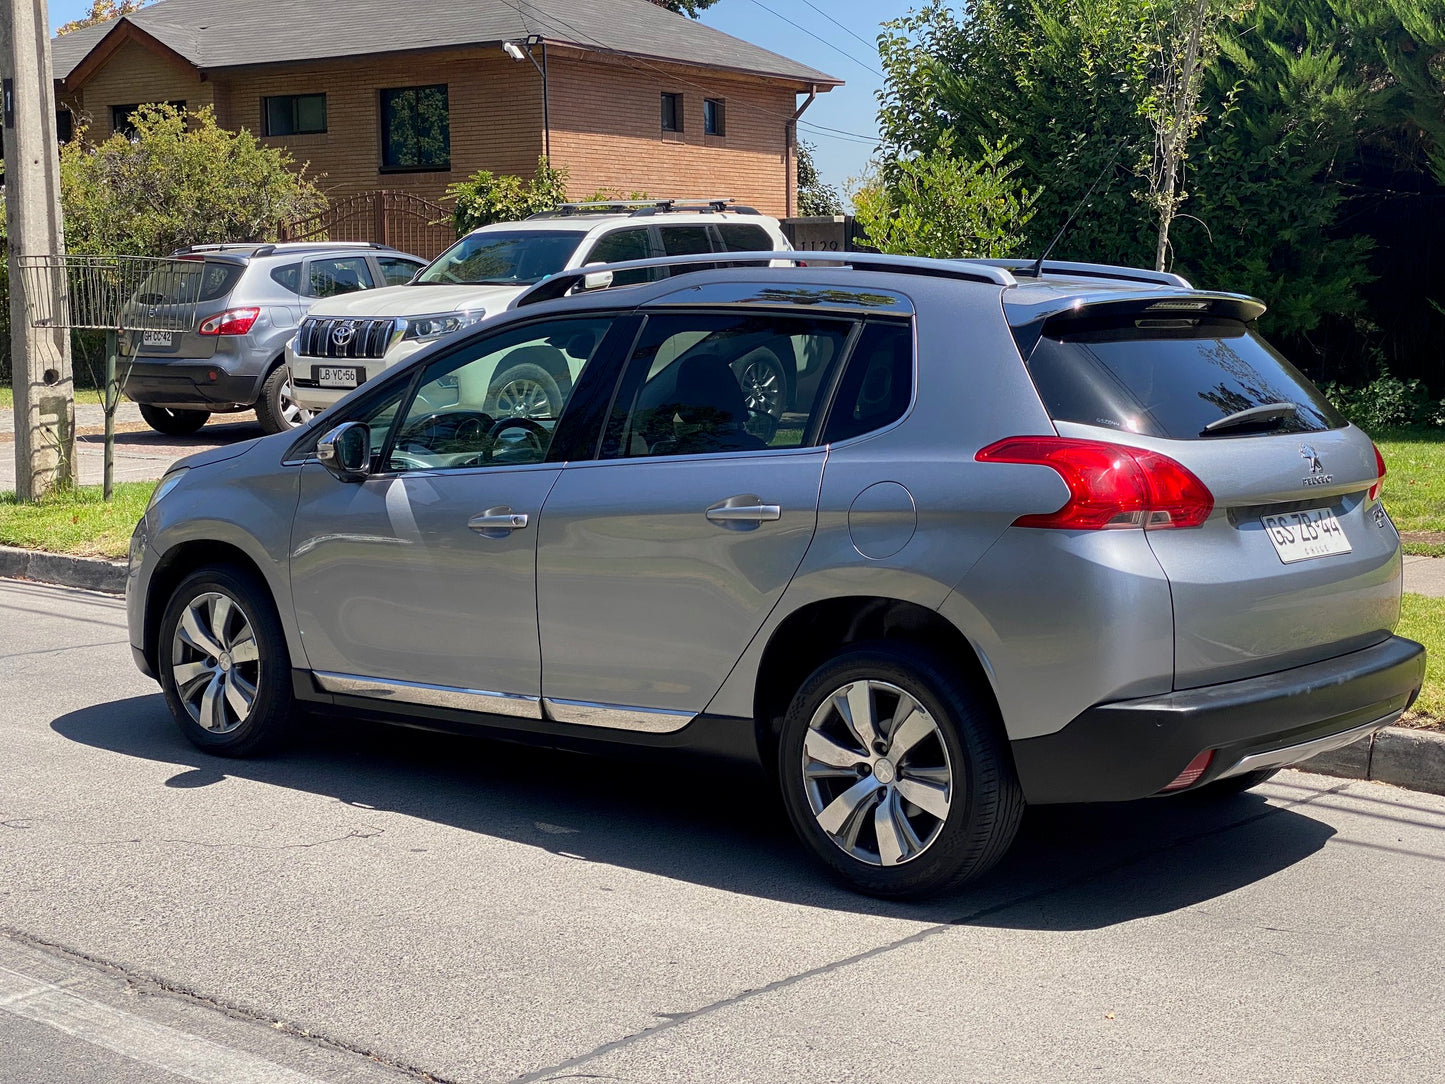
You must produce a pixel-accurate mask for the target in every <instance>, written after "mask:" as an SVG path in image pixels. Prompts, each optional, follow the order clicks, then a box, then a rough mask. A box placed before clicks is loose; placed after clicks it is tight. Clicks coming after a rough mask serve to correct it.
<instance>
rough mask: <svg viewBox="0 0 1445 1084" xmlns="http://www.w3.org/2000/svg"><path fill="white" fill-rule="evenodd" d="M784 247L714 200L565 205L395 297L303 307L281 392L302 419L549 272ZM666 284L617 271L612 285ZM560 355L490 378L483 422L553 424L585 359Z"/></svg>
mask: <svg viewBox="0 0 1445 1084" xmlns="http://www.w3.org/2000/svg"><path fill="white" fill-rule="evenodd" d="M790 248H792V246H791V245H790V244H789V243H788V240H787V238H786V237H785V236H784V235H783V231H782V227H781V226H780V225H779V224H778V220H777V219H775V218H769V217H767V216H766V215H762V214H759V213H758V212H757V211H755V210H753V209H752V208H750V207H740V206H737V205H735V204H733V203H732V201H730V200H723V199H714V200H702V201H684V200H645V201H637V200H628V201H615V202H607V203H569V204H563V205H562V206H561V207H560V208H558V209H557V210H555V211H545V212H543V213H541V214H538V215H533V216H532V217H530V218H528V219H526V220H525V221H521V222H499V223H495V224H493V225H490V226H483V227H482V228H481V229H478V230H474V231H472V232H471V233H469V234H467V235H466V236H465V237H463V238H462V239H461V240H460V241H458V242H457V243H456V244H454V245H453V246H452V247H451V248H449V249H447V250H446V251H445V252H443V253H442V254H441V255H440V256H438V257H437V258H436V259H435V260H433V261H432V262H431V263H430V264H429V265H427V267H425V268H424V269H423V270H421V271H420V272H419V273H418V274H417V276H416V277H415V278H414V279H412V281H411V282H410V283H408V284H406V285H404V286H393V287H390V288H388V289H382V290H370V291H367V292H366V293H365V294H349V295H345V296H341V297H334V298H328V299H326V300H324V301H321V302H319V303H318V304H316V305H315V306H313V307H312V309H311V311H310V313H309V314H308V315H307V317H306V319H305V320H304V321H303V322H302V324H301V327H300V330H299V331H298V332H297V334H296V336H295V338H293V339H292V340H291V342H290V343H289V344H287V347H286V363H287V365H288V366H289V367H290V370H291V389H292V393H293V396H294V398H295V400H296V401H297V402H298V403H300V404H301V405H303V406H305V407H306V408H308V409H310V410H323V409H325V408H326V407H328V406H330V405H331V404H332V403H334V402H336V401H337V400H338V399H340V398H341V397H342V396H344V395H346V394H347V393H348V392H349V391H351V389H352V388H355V387H357V386H359V385H360V384H363V383H365V382H366V381H367V380H368V379H370V378H371V377H373V376H375V375H376V374H377V373H380V372H382V371H383V370H385V369H388V368H390V367H391V366H393V365H395V364H396V363H397V362H399V361H401V360H402V359H403V358H405V357H407V356H408V355H410V354H412V353H414V352H415V351H417V350H419V349H421V348H422V347H423V346H426V345H427V344H429V343H432V342H435V341H436V340H437V339H440V338H442V337H443V336H446V335H450V334H453V333H454V332H457V331H461V330H462V329H464V328H467V327H470V326H471V325H473V324H475V323H477V322H478V321H480V320H482V319H484V318H485V317H487V316H491V315H493V314H495V313H498V312H501V311H502V310H503V309H505V308H506V307H507V306H508V305H509V304H510V303H511V302H512V300H513V299H515V298H516V297H517V296H518V295H519V294H521V293H522V291H524V290H525V289H526V288H527V287H529V286H531V285H533V284H534V283H537V282H540V281H541V280H542V279H544V278H547V277H548V276H550V275H555V274H557V273H558V272H560V271H567V270H572V269H574V268H578V267H585V266H586V265H588V264H594V263H620V262H622V261H624V260H641V259H650V258H652V257H656V256H690V255H694V254H698V255H700V254H704V253H713V252H759V251H764V252H767V251H775V250H786V249H790ZM703 266H705V265H703ZM691 268H692V265H688V269H691ZM667 273H668V272H667V269H665V268H659V269H652V270H643V271H633V272H623V273H622V274H621V276H619V277H618V278H617V279H615V280H613V285H625V284H626V283H628V282H631V281H636V282H644V281H648V280H650V279H655V278H659V277H662V276H664V275H666V274H667ZM629 275H630V276H633V277H632V278H629V277H628V276H629ZM570 345H573V344H569V343H541V342H539V343H538V344H537V346H538V347H539V349H537V350H535V351H531V352H529V354H528V355H527V356H526V357H525V358H523V359H520V360H519V361H518V363H517V364H516V365H513V366H511V367H510V368H508V369H507V370H506V371H505V372H499V373H498V374H497V375H496V378H495V380H494V381H493V386H492V388H491V389H490V394H489V395H488V398H487V410H488V412H489V413H490V414H492V415H493V416H494V417H525V418H542V417H551V416H555V415H556V413H557V411H558V410H559V409H560V407H561V404H562V403H563V401H564V400H565V397H566V395H565V393H566V391H567V389H568V388H569V387H570V385H571V381H572V377H573V376H574V375H575V374H576V372H577V370H578V369H580V368H581V365H582V361H583V359H584V358H585V357H586V354H585V352H584V353H577V354H574V353H572V352H569V350H568V347H569V346H570ZM584 345H585V344H584Z"/></svg>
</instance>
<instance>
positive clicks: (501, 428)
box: [487, 418, 547, 462]
mask: <svg viewBox="0 0 1445 1084" xmlns="http://www.w3.org/2000/svg"><path fill="white" fill-rule="evenodd" d="M508 429H523V430H526V434H527V435H526V438H525V439H524V440H523V441H522V442H521V444H519V445H518V448H519V449H520V448H523V447H526V448H530V449H531V450H532V451H534V452H536V453H537V460H538V462H540V461H541V459H542V457H544V456H545V455H546V454H547V430H546V429H544V428H542V426H540V425H538V424H537V423H536V422H534V421H533V420H532V419H531V418H502V419H501V420H500V421H498V422H497V423H496V424H494V425H493V426H492V428H491V431H490V432H489V433H488V434H487V436H488V437H489V438H490V439H491V452H490V453H489V454H492V455H494V454H495V453H496V450H497V442H498V440H500V438H501V435H502V434H503V433H505V432H506V431H507V430H508Z"/></svg>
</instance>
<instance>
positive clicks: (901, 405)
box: [823, 322, 913, 443]
mask: <svg viewBox="0 0 1445 1084" xmlns="http://www.w3.org/2000/svg"><path fill="white" fill-rule="evenodd" d="M912 399H913V331H912V329H911V328H910V327H909V326H908V325H907V324H894V323H879V322H872V323H869V324H868V325H867V326H865V327H864V329H863V334H862V335H860V336H859V337H858V345H857V346H856V347H854V349H853V353H852V356H851V357H850V358H849V359H848V367H847V368H846V369H844V370H843V378H842V380H841V381H839V383H838V394H837V395H835V396H834V397H833V408H832V410H831V411H830V412H829V414H828V424H827V426H826V427H825V428H824V430H823V441H824V443H832V442H834V441H839V440H847V439H848V438H849V437H856V436H859V435H860V434H863V433H868V432H871V431H872V430H874V429H882V428H883V427H884V426H885V425H891V424H892V423H893V422H896V421H897V420H898V419H899V418H901V417H903V415H904V414H905V413H906V412H907V410H908V404H909V403H910V402H911V401H912Z"/></svg>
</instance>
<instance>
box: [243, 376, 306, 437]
mask: <svg viewBox="0 0 1445 1084" xmlns="http://www.w3.org/2000/svg"><path fill="white" fill-rule="evenodd" d="M315 416H316V413H315V411H313V410H312V409H311V408H310V407H304V406H302V405H301V404H300V403H298V402H297V401H296V398H295V396H294V395H293V394H292V392H291V372H290V370H289V369H287V368H286V366H285V365H278V366H276V368H274V369H272V370H271V375H269V376H268V377H266V380H265V382H264V383H263V384H262V385H261V398H260V399H258V400H256V420H257V421H259V422H260V423H261V428H262V429H264V430H266V432H268V433H289V432H290V431H291V430H292V429H297V428H300V427H301V426H303V425H305V424H306V423H307V422H309V421H310V420H311V419H312V418H314V417H315Z"/></svg>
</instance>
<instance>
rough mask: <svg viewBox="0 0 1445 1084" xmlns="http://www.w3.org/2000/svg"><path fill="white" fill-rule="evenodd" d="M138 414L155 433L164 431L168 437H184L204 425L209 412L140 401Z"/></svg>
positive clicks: (209, 414)
mask: <svg viewBox="0 0 1445 1084" xmlns="http://www.w3.org/2000/svg"><path fill="white" fill-rule="evenodd" d="M140 416H141V417H142V418H144V419H145V423H146V424H147V425H148V426H150V427H151V428H152V429H154V430H155V431H156V432H157V433H164V434H165V435H166V436H168V437H184V436H189V435H190V434H191V433H194V432H195V431H196V430H197V429H199V428H200V427H201V426H203V425H205V424H206V419H207V418H209V417H210V416H211V412H210V411H208V410H172V409H171V408H170V407H163V406H153V405H152V404H150V403H141V404H140Z"/></svg>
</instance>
